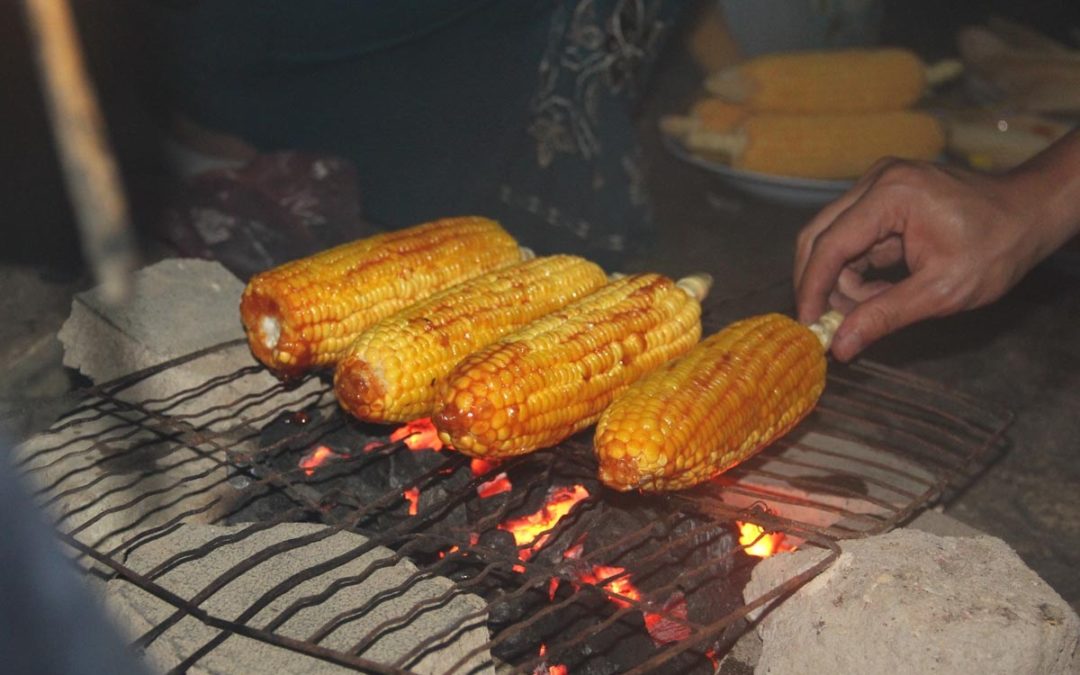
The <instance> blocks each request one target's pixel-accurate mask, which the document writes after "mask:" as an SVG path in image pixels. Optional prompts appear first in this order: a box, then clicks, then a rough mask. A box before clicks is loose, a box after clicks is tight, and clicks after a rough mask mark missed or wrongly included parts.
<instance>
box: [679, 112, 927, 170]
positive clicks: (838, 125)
mask: <svg viewBox="0 0 1080 675" xmlns="http://www.w3.org/2000/svg"><path fill="white" fill-rule="evenodd" d="M686 145H687V147H688V148H690V149H691V150H693V151H695V152H701V153H704V154H707V155H722V156H724V157H725V158H726V159H727V161H728V162H729V163H730V164H731V165H732V166H733V167H735V168H737V169H742V170H744V171H756V172H759V173H766V174H772V175H778V176H795V177H801V178H820V179H842V178H855V177H857V176H860V175H862V174H863V173H864V172H865V171H866V170H867V169H869V168H870V167H871V166H873V164H874V163H875V162H876V161H877V160H879V159H881V158H883V157H900V158H905V159H917V160H927V161H928V160H933V159H935V158H936V157H938V156H939V155H940V154H941V153H942V151H943V150H944V149H945V132H944V129H943V127H942V125H941V123H940V122H938V120H937V119H936V118H935V117H933V116H932V115H928V114H926V113H922V112H916V111H899V112H886V113H872V114H865V115H779V114H776V115H769V114H762V115H752V116H750V117H748V118H747V119H746V120H745V121H744V122H743V124H742V126H741V127H740V128H739V129H738V131H737V132H736V133H734V134H713V133H711V132H704V131H696V132H691V134H690V135H689V136H688V137H687V140H686Z"/></svg>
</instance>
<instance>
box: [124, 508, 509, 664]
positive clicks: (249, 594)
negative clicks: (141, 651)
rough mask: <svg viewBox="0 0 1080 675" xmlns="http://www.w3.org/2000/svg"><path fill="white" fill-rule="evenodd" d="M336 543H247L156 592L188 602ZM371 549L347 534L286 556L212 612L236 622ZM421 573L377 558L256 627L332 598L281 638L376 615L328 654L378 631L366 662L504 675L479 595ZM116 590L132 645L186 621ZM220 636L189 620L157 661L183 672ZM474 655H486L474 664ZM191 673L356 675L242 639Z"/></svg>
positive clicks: (161, 557) (275, 538)
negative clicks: (216, 582) (212, 587)
mask: <svg viewBox="0 0 1080 675" xmlns="http://www.w3.org/2000/svg"><path fill="white" fill-rule="evenodd" d="M240 529H241V528H239V527H210V526H193V525H186V526H184V527H182V528H179V529H177V530H175V531H173V532H171V533H169V534H168V535H167V536H165V537H161V538H157V539H155V540H154V541H151V542H148V543H147V544H146V545H144V546H141V547H139V548H138V549H137V550H135V551H133V552H132V553H131V555H130V556H129V557H128V559H127V561H126V562H127V564H128V565H129V566H130V567H131V568H132V569H134V570H135V571H136V572H139V573H141V574H146V573H148V572H150V571H151V570H153V569H154V568H155V567H156V566H158V565H159V564H161V563H162V562H163V561H166V560H168V559H170V558H172V557H173V556H176V555H178V554H181V553H184V552H187V551H191V550H192V549H195V548H197V547H198V546H200V545H202V544H205V543H206V542H208V541H210V540H212V539H214V538H216V537H220V536H223V535H229V534H232V535H235V534H236V533H237V532H239V531H240ZM324 532H326V528H324V527H323V526H320V525H311V524H300V523H284V524H279V525H275V526H274V527H272V528H270V529H266V530H262V531H260V532H258V533H256V534H253V535H251V536H248V537H245V538H243V539H241V540H240V541H236V542H232V543H226V544H221V545H217V546H215V547H214V549H213V551H212V552H210V553H209V554H208V555H206V556H204V557H201V558H197V559H195V560H193V561H189V562H186V563H182V564H178V565H175V566H173V567H171V568H170V569H169V571H167V572H166V573H164V574H163V575H161V576H159V577H157V578H156V579H155V581H156V582H157V583H158V584H160V585H161V586H163V587H164V588H166V589H168V590H170V591H172V592H173V593H176V594H178V595H180V596H181V597H184V598H191V597H193V596H194V595H195V594H197V593H198V592H200V591H201V590H202V589H203V588H204V587H205V586H206V584H207V583H209V582H210V581H211V580H212V579H215V578H216V577H218V576H219V575H221V574H223V573H224V572H226V571H227V570H229V569H231V568H232V567H233V566H235V565H237V564H239V563H242V562H244V561H246V560H248V559H250V558H251V557H252V556H255V555H256V554H258V553H260V552H262V551H265V550H266V549H267V548H268V547H270V546H273V545H276V544H280V543H281V542H285V541H288V540H292V539H296V538H299V537H304V536H306V535H311V534H319V533H324ZM366 541H367V540H366V538H364V537H363V536H361V535H358V534H354V533H350V532H344V531H342V532H336V533H334V534H332V535H331V536H329V537H327V538H324V539H321V540H320V541H318V542H315V543H307V544H305V545H303V546H302V547H299V548H294V549H291V550H288V551H284V552H281V553H278V554H276V555H274V556H273V557H271V558H269V559H268V560H266V561H265V562H263V563H261V564H259V565H258V566H257V567H256V568H255V569H253V570H252V571H250V572H249V573H247V574H245V575H243V576H240V577H239V578H237V579H235V580H234V581H232V582H230V583H229V584H227V585H226V586H225V587H224V588H222V589H221V590H220V591H218V592H217V593H215V594H213V595H212V596H210V598H209V599H207V600H206V601H205V602H204V603H202V605H201V607H202V608H203V609H204V610H206V611H207V612H209V613H211V614H212V615H213V616H216V617H220V618H223V619H229V620H231V619H234V618H236V617H237V616H238V615H240V614H241V613H242V612H244V611H245V610H246V609H247V608H248V607H249V606H250V605H251V603H252V602H254V601H255V600H256V599H257V598H259V597H260V596H261V595H263V594H264V593H265V592H267V591H269V590H271V589H273V588H274V586H275V585H277V584H279V583H280V582H282V581H284V580H286V579H288V578H289V577H291V576H292V575H294V574H297V573H299V572H302V571H304V570H307V569H310V568H312V567H314V566H317V565H319V564H320V563H323V562H324V561H326V560H329V559H331V558H334V557H335V556H343V555H346V554H348V553H349V551H351V550H352V549H354V548H356V547H359V546H361V545H363V544H364V543H365V542H366ZM416 572H417V569H416V567H415V566H414V565H413V564H412V563H411V562H409V561H408V560H407V559H395V558H394V554H393V552H392V551H390V550H389V549H386V548H383V547H373V548H372V549H371V550H368V551H367V552H364V553H362V554H358V555H355V556H352V557H350V558H349V559H348V560H347V562H345V563H343V564H341V565H339V566H338V567H335V568H334V569H332V570H330V571H327V572H325V573H323V574H322V575H320V576H317V577H315V578H313V579H309V580H307V581H304V582H303V583H301V584H299V585H298V586H296V587H295V588H290V589H289V590H287V591H285V592H284V593H282V594H281V595H279V596H277V597H274V598H273V600H272V601H271V602H270V604H269V605H268V606H266V607H265V608H263V609H262V610H261V611H260V612H259V613H258V614H256V615H255V616H254V617H253V618H252V619H251V620H250V621H248V624H249V625H252V626H255V627H264V626H265V625H266V624H267V622H269V621H270V620H272V619H273V618H275V617H277V616H278V615H279V614H280V613H281V612H282V610H284V609H285V608H287V607H288V606H289V605H291V604H292V603H293V602H294V601H296V600H297V599H299V598H303V597H306V596H311V595H315V594H320V593H323V592H324V591H327V590H328V589H331V590H332V591H333V592H331V593H329V594H328V597H325V598H322V599H321V601H319V602H316V603H314V604H313V606H309V607H305V608H304V609H302V610H300V611H299V612H298V613H296V614H295V615H293V616H292V618H290V619H289V620H288V621H286V622H285V623H283V624H282V625H281V626H280V628H278V629H277V632H278V633H280V634H281V635H284V636H288V637H291V638H296V639H301V640H303V639H309V638H310V636H311V635H312V634H313V633H314V632H315V631H316V630H318V629H319V628H320V627H321V626H323V625H324V624H325V623H327V622H328V621H330V620H332V619H333V618H334V617H336V616H339V615H341V614H342V613H344V612H350V611H352V610H355V609H357V608H365V609H366V610H367V611H366V612H364V613H362V614H359V615H358V616H355V617H353V618H352V619H351V620H349V621H343V622H342V623H341V625H340V626H339V627H337V628H336V629H335V630H334V631H333V632H331V633H330V634H329V635H328V636H327V637H326V638H325V639H324V640H322V641H321V642H320V645H321V646H324V647H328V648H332V649H336V650H348V649H349V648H350V647H351V646H352V645H354V644H356V643H357V642H358V641H360V640H361V638H363V636H365V635H367V634H368V633H369V631H372V630H373V629H378V632H376V633H375V635H377V638H376V639H375V640H374V642H373V643H372V644H370V645H369V646H368V647H367V648H366V649H364V650H363V651H362V652H361V653H360V654H359V655H360V656H362V657H363V658H366V659H369V660H372V661H375V662H378V663H380V664H385V665H394V664H396V665H397V667H400V668H404V669H407V670H409V671H412V672H417V673H426V674H431V675H435V674H441V673H446V672H448V671H449V670H450V669H451V668H452V667H454V666H455V664H458V662H459V661H460V662H461V666H460V668H459V669H458V670H457V672H461V673H477V674H479V675H485V674H488V673H493V672H494V668H493V666H492V665H491V659H490V656H489V654H488V652H487V651H486V650H484V649H483V645H484V644H486V643H487V642H488V640H489V635H488V630H487V626H486V621H487V615H486V611H485V606H486V605H485V603H484V602H483V601H482V600H481V599H480V598H478V597H476V596H474V595H471V594H468V593H464V592H462V591H460V590H457V589H456V588H455V586H454V584H453V583H452V582H450V581H448V580H447V579H444V578H441V577H433V576H430V575H420V576H415V575H416ZM350 578H352V579H363V582H362V583H351V584H345V583H341V582H342V581H344V580H347V579H350ZM335 582H337V584H336V585H335ZM108 586H109V587H108V589H107V591H106V598H107V603H108V605H109V607H110V610H111V612H112V613H113V615H114V616H115V617H116V619H117V621H118V623H119V624H120V625H121V626H123V627H124V628H125V630H127V631H128V632H129V634H130V635H131V636H132V638H134V637H137V636H139V635H142V634H143V633H145V632H146V631H148V630H150V629H152V628H154V627H155V626H157V625H159V624H160V623H162V622H163V621H165V620H166V619H168V617H169V616H171V615H172V614H173V613H174V611H175V610H174V608H173V607H172V605H169V604H167V603H165V602H164V601H162V600H159V599H157V598H156V597H154V596H152V595H150V594H148V593H146V592H145V591H143V590H141V589H139V588H138V587H136V586H134V585H133V584H131V583H129V582H127V581H125V580H121V579H117V580H113V581H111V582H110V583H109V585H108ZM373 600H374V602H373ZM418 605H424V606H425V611H423V612H414V610H415V608H416V607H417V606H418ZM388 626H390V627H389V628H387V627H388ZM218 633H219V631H218V630H217V629H215V628H213V627H211V626H209V625H206V624H203V623H202V622H200V621H198V620H196V619H194V618H192V617H186V618H184V619H183V620H181V621H179V622H177V623H176V624H175V625H173V626H171V627H170V628H169V629H168V630H167V631H166V632H165V633H164V634H163V635H162V636H161V637H160V638H158V639H157V640H155V641H153V642H151V643H150V645H149V647H148V649H147V650H146V657H147V659H148V662H149V664H150V666H151V667H152V668H154V669H155V670H157V671H159V672H164V671H166V670H169V669H171V668H174V667H176V666H177V664H179V663H180V662H181V661H182V660H183V659H185V658H187V657H189V656H190V655H192V654H194V653H195V652H196V651H197V650H198V649H200V648H201V647H203V645H205V644H206V643H207V642H208V641H210V640H212V639H213V638H215V636H217V635H218ZM447 633H448V634H449V635H450V636H451V638H450V639H440V640H437V639H435V638H434V636H438V635H443V637H444V638H445V637H446V636H445V635H444V634H447ZM417 647H421V649H420V650H419V654H420V656H419V657H418V658H414V659H408V658H406V655H407V654H408V653H409V652H411V651H412V650H414V649H416V648H417ZM474 650H475V651H476V654H474V655H472V656H469V654H470V653H471V652H473V651H474ZM187 672H189V673H193V674H195V675H199V674H210V673H214V674H228V673H237V674H245V675H246V674H248V673H252V674H258V673H270V674H276V673H290V674H292V673H297V674H305V675H316V674H318V675H322V674H323V673H326V674H331V673H341V672H353V671H351V670H348V669H346V668H344V667H343V666H339V665H336V664H333V663H329V662H326V661H321V660H318V659H314V658H311V657H308V656H307V655H305V654H300V653H297V652H294V651H292V650H289V649H285V648H281V647H277V646H275V645H272V644H269V643H267V642H262V641H259V640H255V639H252V638H247V637H243V636H239V635H236V634H233V635H231V636H229V637H228V638H227V639H225V640H224V641H223V642H222V643H221V644H219V645H218V646H216V647H214V648H213V649H212V650H210V651H209V652H208V653H207V654H205V655H204V656H202V658H200V659H199V660H198V661H197V663H195V664H194V665H193V666H192V667H191V668H190V669H189V670H188V671H187Z"/></svg>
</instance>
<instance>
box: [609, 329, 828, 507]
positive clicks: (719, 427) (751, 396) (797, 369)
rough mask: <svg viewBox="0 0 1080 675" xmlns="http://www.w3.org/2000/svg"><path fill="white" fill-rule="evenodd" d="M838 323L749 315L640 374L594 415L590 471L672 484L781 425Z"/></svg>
mask: <svg viewBox="0 0 1080 675" xmlns="http://www.w3.org/2000/svg"><path fill="white" fill-rule="evenodd" d="M838 324H839V316H838V315H834V314H830V315H826V317H823V319H822V321H821V322H820V324H818V325H817V326H816V327H815V328H813V329H811V328H807V327H806V326H803V325H801V324H799V323H798V322H796V321H794V320H793V319H790V318H788V317H785V316H783V315H780V314H765V315H762V316H757V317H751V318H748V319H745V320H743V321H739V322H736V323H734V324H732V325H730V326H728V327H727V328H725V329H723V330H721V331H720V332H718V333H715V334H713V335H711V336H709V337H707V338H706V339H705V340H703V341H702V342H701V343H700V344H699V345H698V346H697V347H695V348H694V349H693V350H691V351H690V352H689V353H688V354H686V355H685V356H683V357H681V358H678V359H675V360H673V361H672V362H670V363H667V364H665V365H664V366H663V367H661V368H660V369H658V370H656V371H655V372H653V373H651V374H650V375H647V376H646V377H644V378H642V379H641V380H639V381H638V382H637V383H636V384H634V385H633V386H632V387H630V388H629V389H627V390H626V391H625V392H624V393H623V394H621V395H620V396H619V397H618V398H616V399H615V402H614V403H612V404H611V406H610V407H609V408H608V409H607V410H605V411H604V414H603V415H602V416H601V417H600V421H599V423H598V424H597V427H596V437H595V442H594V448H595V451H596V455H597V458H598V460H599V464H600V469H599V474H600V480H601V481H603V482H604V483H605V484H606V485H608V486H610V487H613V488H615V489H617V490H634V489H640V490H648V491H659V490H679V489H683V488H687V487H691V486H693V485H696V484H698V483H700V482H702V481H705V480H708V479H709V478H712V477H713V476H715V475H717V474H719V473H721V472H723V471H726V470H727V469H729V468H731V467H732V466H735V465H736V464H738V463H739V462H742V461H743V460H745V459H747V458H748V457H750V456H751V455H753V454H754V453H756V452H757V451H758V450H760V449H762V448H763V447H765V446H767V445H768V444H769V443H771V442H773V441H774V440H776V439H777V438H779V437H780V436H782V435H784V434H786V433H787V432H788V431H789V430H790V429H791V428H792V427H794V426H795V424H797V423H798V422H799V421H800V420H801V419H803V417H805V416H806V415H807V414H808V413H809V412H810V411H811V410H812V409H813V407H814V405H815V404H816V403H817V400H818V397H819V396H820V395H821V392H822V390H823V389H824V387H825V348H824V346H823V345H827V343H828V340H829V339H830V337H831V333H832V332H834V331H835V329H836V326H837V325H838ZM819 335H824V337H819Z"/></svg>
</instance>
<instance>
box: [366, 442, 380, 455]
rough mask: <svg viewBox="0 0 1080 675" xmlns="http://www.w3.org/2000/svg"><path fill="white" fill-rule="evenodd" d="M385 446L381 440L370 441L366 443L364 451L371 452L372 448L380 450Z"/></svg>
mask: <svg viewBox="0 0 1080 675" xmlns="http://www.w3.org/2000/svg"><path fill="white" fill-rule="evenodd" d="M381 447H383V444H382V443H380V442H379V441H368V442H367V443H365V444H364V452H371V451H372V450H378V449H379V448H381Z"/></svg>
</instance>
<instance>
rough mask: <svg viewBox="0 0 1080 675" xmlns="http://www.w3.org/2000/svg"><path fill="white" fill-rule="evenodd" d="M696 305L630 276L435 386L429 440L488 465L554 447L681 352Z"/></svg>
mask: <svg viewBox="0 0 1080 675" xmlns="http://www.w3.org/2000/svg"><path fill="white" fill-rule="evenodd" d="M691 279H693V278H691ZM682 284H683V282H680V285H682ZM706 290H707V284H706V285H703V286H702V287H700V288H699V289H698V290H697V291H696V292H695V295H696V296H697V298H701V297H703V296H704V293H705V291H706ZM698 303H699V300H698V299H695V298H694V297H691V291H690V290H686V291H684V290H683V288H680V286H679V285H676V284H675V282H673V281H671V280H670V279H668V278H667V277H664V276H661V275H658V274H638V275H633V276H628V277H623V278H621V279H618V280H616V281H613V282H611V283H609V284H607V285H606V286H604V287H603V288H601V289H600V290H598V291H595V292H593V293H592V294H590V295H588V296H586V297H585V298H583V299H581V300H579V301H577V302H575V303H573V304H571V305H568V306H567V307H565V308H563V309H560V310H557V311H555V312H553V313H552V314H549V315H548V316H546V317H544V318H542V319H539V320H537V321H535V322H533V323H531V324H529V325H528V326H526V327H525V328H523V329H521V330H519V331H517V332H515V333H512V334H510V335H508V336H506V337H503V338H502V339H500V340H499V341H497V342H495V343H492V344H491V345H489V346H488V347H486V348H484V349H481V350H480V351H478V352H476V353H474V354H472V355H470V356H468V357H466V358H465V359H464V360H463V361H462V362H461V363H459V364H458V365H457V366H456V367H455V368H454V370H453V371H452V372H451V374H450V375H449V376H448V377H447V378H446V379H445V380H444V381H443V383H442V384H441V385H440V388H439V397H438V399H439V400H438V403H437V405H436V413H435V415H434V417H433V421H434V423H435V426H436V428H437V429H438V431H439V437H440V438H441V439H442V440H443V441H444V442H446V443H449V444H450V445H452V446H453V447H454V448H456V449H458V450H460V451H461V452H463V453H465V454H467V455H471V456H474V457H488V458H492V457H496V458H498V457H509V456H512V455H520V454H524V453H527V452H531V451H533V450H536V449H538V448H542V447H546V446H549V445H553V444H555V443H558V442H559V441H561V440H563V439H565V438H566V437H568V436H570V435H571V434H573V433H575V432H577V431H580V430H581V429H584V428H585V427H587V426H588V425H590V424H592V423H593V422H595V421H596V419H597V417H599V415H600V412H601V411H602V410H603V409H604V408H605V407H606V406H607V405H608V403H610V402H611V400H612V398H614V396H615V395H616V394H618V393H619V392H620V391H622V390H623V389H625V388H626V387H627V386H629V385H630V383H632V382H633V381H634V380H636V379H637V378H639V377H641V376H642V375H643V374H645V373H647V372H649V371H650V370H652V369H654V368H657V367H659V366H660V364H662V363H664V362H665V361H667V360H668V359H670V358H672V357H674V356H677V355H679V354H682V353H684V352H686V351H687V350H689V349H690V348H691V347H692V346H693V345H694V343H696V342H697V341H698V339H699V338H700V336H701V321H700V316H701V306H700V305H699V304H698Z"/></svg>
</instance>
